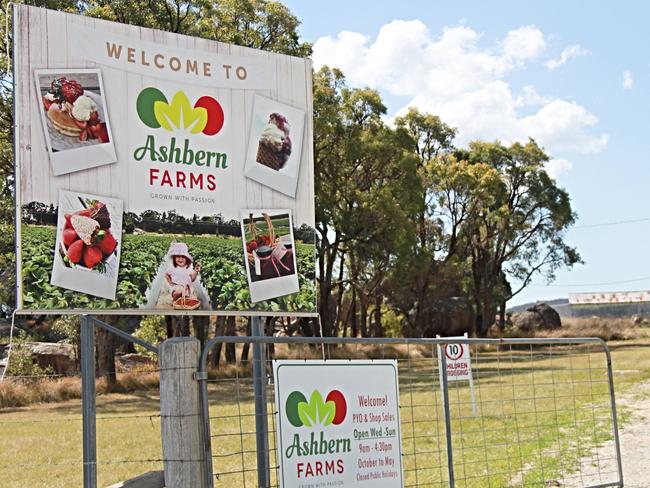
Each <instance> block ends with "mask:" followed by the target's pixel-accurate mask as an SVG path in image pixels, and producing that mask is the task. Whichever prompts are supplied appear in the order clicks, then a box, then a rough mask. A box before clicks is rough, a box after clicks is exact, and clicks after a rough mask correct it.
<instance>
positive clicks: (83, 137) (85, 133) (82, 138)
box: [79, 129, 88, 141]
mask: <svg viewBox="0 0 650 488" xmlns="http://www.w3.org/2000/svg"><path fill="white" fill-rule="evenodd" d="M79 140H80V141H87V140H88V131H87V130H86V129H84V130H82V131H81V133H80V134H79Z"/></svg>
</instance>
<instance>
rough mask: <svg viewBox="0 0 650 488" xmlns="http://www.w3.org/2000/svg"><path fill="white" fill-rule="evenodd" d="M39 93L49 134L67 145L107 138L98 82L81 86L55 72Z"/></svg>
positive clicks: (95, 142) (100, 141)
mask: <svg viewBox="0 0 650 488" xmlns="http://www.w3.org/2000/svg"><path fill="white" fill-rule="evenodd" d="M48 81H49V80H48ZM41 93H42V95H41V100H42V104H43V109H44V110H45V114H46V116H47V122H48V125H49V126H50V127H49V128H50V136H51V137H52V138H57V139H61V140H62V141H63V142H66V143H67V144H68V145H70V143H77V144H78V143H83V142H87V143H94V144H97V143H102V144H103V143H107V142H109V136H108V127H107V125H106V121H105V118H104V115H103V107H102V99H101V93H100V90H99V86H91V87H88V88H84V86H82V84H81V83H79V82H78V81H77V80H75V79H72V78H68V77H66V76H58V77H55V78H54V79H52V80H51V81H50V85H49V88H47V89H43V91H42V92H41ZM59 142H61V141H59ZM53 145H54V146H57V144H53Z"/></svg>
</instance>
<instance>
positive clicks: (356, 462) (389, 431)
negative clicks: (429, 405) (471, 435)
mask: <svg viewBox="0 0 650 488" xmlns="http://www.w3.org/2000/svg"><path fill="white" fill-rule="evenodd" d="M273 368H274V375H275V401H276V405H277V411H278V423H277V425H278V442H279V445H278V452H279V459H280V480H279V481H280V486H281V487H283V488H316V487H330V486H336V487H340V488H361V487H367V488H402V487H403V486H404V483H403V479H402V449H401V430H400V416H399V387H398V379H397V362H396V361H274V362H273Z"/></svg>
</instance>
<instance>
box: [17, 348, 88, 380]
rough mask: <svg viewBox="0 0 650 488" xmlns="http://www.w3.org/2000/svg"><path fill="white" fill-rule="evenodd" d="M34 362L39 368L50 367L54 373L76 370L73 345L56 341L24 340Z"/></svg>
mask: <svg viewBox="0 0 650 488" xmlns="http://www.w3.org/2000/svg"><path fill="white" fill-rule="evenodd" d="M25 347H26V348H28V349H29V350H30V351H31V352H32V355H33V356H34V359H35V360H36V364H38V365H39V366H40V367H41V368H47V367H51V368H52V369H53V370H54V373H56V374H73V373H74V372H75V371H76V364H75V361H74V347H73V346H72V345H71V344H60V343H58V342H25Z"/></svg>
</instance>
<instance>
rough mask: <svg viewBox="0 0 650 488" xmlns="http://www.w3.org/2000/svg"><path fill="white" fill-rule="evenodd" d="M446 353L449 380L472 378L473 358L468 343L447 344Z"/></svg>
mask: <svg viewBox="0 0 650 488" xmlns="http://www.w3.org/2000/svg"><path fill="white" fill-rule="evenodd" d="M444 354H445V357H446V358H447V381H462V380H466V381H467V380H470V379H472V359H471V357H470V354H469V346H468V345H467V344H446V345H445V347H444Z"/></svg>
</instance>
